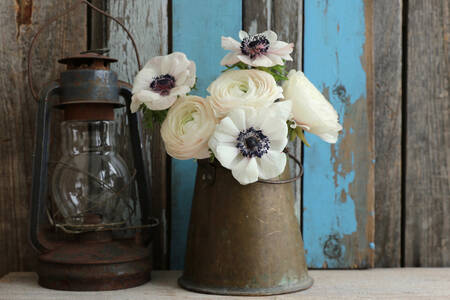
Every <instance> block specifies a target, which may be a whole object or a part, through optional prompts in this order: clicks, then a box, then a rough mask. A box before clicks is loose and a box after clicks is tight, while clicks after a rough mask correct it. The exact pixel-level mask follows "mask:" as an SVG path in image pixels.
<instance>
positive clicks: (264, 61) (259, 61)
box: [251, 55, 275, 67]
mask: <svg viewBox="0 0 450 300" xmlns="http://www.w3.org/2000/svg"><path fill="white" fill-rule="evenodd" d="M251 66H253V67H273V66H275V63H274V62H273V61H272V60H271V59H270V58H269V57H267V56H266V55H260V56H258V57H256V58H255V59H254V60H252V64H251Z"/></svg>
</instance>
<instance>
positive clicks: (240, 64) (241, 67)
mask: <svg viewBox="0 0 450 300" xmlns="http://www.w3.org/2000/svg"><path fill="white" fill-rule="evenodd" d="M225 67H226V69H225V70H223V71H222V73H223V72H226V71H228V70H231V69H234V68H238V69H239V70H248V69H250V66H249V65H247V64H245V63H243V62H242V61H240V62H238V63H235V64H234V65H231V66H225Z"/></svg>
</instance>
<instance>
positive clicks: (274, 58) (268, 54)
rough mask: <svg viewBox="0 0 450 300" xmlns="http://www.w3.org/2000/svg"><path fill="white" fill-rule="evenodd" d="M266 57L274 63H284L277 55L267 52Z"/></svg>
mask: <svg viewBox="0 0 450 300" xmlns="http://www.w3.org/2000/svg"><path fill="white" fill-rule="evenodd" d="M266 57H268V58H269V59H270V60H271V61H272V62H273V63H274V64H275V65H284V62H283V60H282V59H281V57H280V56H278V55H275V54H271V53H267V54H266Z"/></svg>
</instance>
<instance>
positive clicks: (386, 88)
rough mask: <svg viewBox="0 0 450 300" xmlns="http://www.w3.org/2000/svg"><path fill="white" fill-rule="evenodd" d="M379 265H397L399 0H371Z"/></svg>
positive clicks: (400, 15) (399, 209)
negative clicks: (372, 12)
mask: <svg viewBox="0 0 450 300" xmlns="http://www.w3.org/2000/svg"><path fill="white" fill-rule="evenodd" d="M373 5H374V66H375V103H374V110H375V111H374V114H375V128H376V130H375V153H376V163H375V246H376V248H375V249H376V250H375V253H376V259H375V265H376V266H377V267H399V266H400V264H401V239H402V233H401V220H402V217H401V213H402V203H401V202H402V200H401V192H402V191H401V186H402V182H401V181H402V179H401V178H402V176H401V172H402V157H401V147H402V7H403V5H402V0H395V1H392V0H380V1H374V4H373Z"/></svg>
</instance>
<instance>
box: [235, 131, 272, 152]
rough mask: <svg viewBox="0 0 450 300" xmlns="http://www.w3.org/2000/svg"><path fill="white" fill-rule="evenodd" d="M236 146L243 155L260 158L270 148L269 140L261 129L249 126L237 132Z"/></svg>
mask: <svg viewBox="0 0 450 300" xmlns="http://www.w3.org/2000/svg"><path fill="white" fill-rule="evenodd" d="M236 140H237V143H236V148H238V149H239V151H241V154H242V156H244V157H249V158H251V157H255V156H256V157H259V158H261V157H262V156H263V155H264V154H266V153H267V151H269V149H270V141H269V138H268V137H267V136H265V135H264V134H263V132H262V131H261V130H257V129H255V128H253V127H250V128H248V129H246V130H243V131H241V132H240V133H239V136H238V137H237V139H236Z"/></svg>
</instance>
